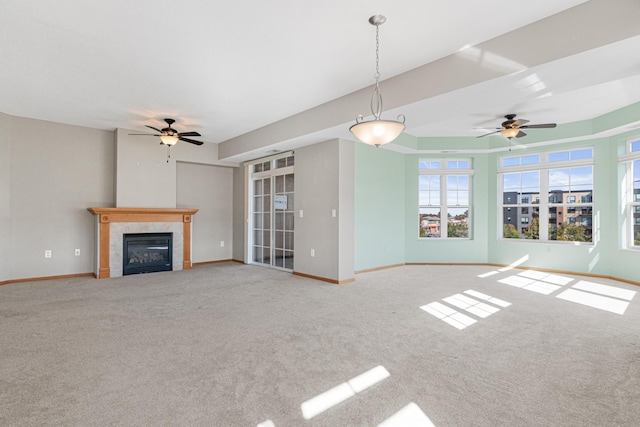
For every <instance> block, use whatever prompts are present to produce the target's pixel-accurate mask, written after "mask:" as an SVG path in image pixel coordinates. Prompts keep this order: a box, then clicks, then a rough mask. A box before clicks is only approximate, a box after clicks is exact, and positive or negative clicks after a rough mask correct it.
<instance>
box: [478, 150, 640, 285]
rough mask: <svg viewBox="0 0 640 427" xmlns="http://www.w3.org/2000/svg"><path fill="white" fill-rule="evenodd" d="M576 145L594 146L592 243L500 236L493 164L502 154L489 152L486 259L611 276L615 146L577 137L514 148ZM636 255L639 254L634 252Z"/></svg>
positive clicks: (614, 233) (614, 236)
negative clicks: (491, 191)
mask: <svg viewBox="0 0 640 427" xmlns="http://www.w3.org/2000/svg"><path fill="white" fill-rule="evenodd" d="M578 147H593V148H594V160H595V165H594V177H593V178H594V189H593V190H594V196H593V199H594V209H593V224H594V230H593V234H594V244H593V245H578V244H575V243H570V242H567V243H564V242H550V243H546V242H535V241H528V240H516V239H500V238H498V236H499V233H500V231H501V229H502V228H501V223H500V212H499V208H498V195H497V190H498V182H497V166H498V161H499V157H502V156H504V155H505V153H504V152H502V153H495V154H492V155H491V156H490V157H491V160H490V164H491V172H490V175H491V176H492V177H493V179H494V181H495V185H493V188H494V189H495V190H496V195H495V196H494V197H493V198H492V203H490V205H489V210H490V213H489V216H490V217H491V218H494V220H493V221H491V223H490V224H489V229H490V234H489V254H490V256H489V262H491V263H496V264H512V263H517V264H518V265H521V266H527V267H538V268H546V269H552V270H564V271H572V272H581V273H590V274H600V275H611V274H612V273H611V257H612V255H613V254H612V252H613V249H614V248H615V246H616V244H617V236H618V234H619V233H618V232H617V229H618V225H617V217H616V214H615V208H616V206H617V201H616V195H617V193H618V192H617V190H616V183H615V179H614V177H613V176H612V173H613V172H612V171H615V170H616V168H617V164H616V162H617V158H616V155H615V147H614V145H613V144H611V142H610V141H609V140H608V139H606V138H604V139H593V140H581V141H574V142H571V143H566V144H558V145H550V146H545V147H535V146H533V147H531V148H528V149H526V150H518V151H517V154H518V155H526V154H527V153H540V152H546V151H558V150H562V149H571V148H578ZM638 255H640V253H639V254H638Z"/></svg>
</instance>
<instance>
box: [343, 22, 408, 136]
mask: <svg viewBox="0 0 640 427" xmlns="http://www.w3.org/2000/svg"><path fill="white" fill-rule="evenodd" d="M386 20H387V18H385V17H384V16H382V15H374V16H372V17H371V18H369V23H370V24H371V25H374V26H375V27H376V73H375V74H374V78H375V79H376V87H375V89H374V90H373V95H372V96H371V113H372V114H373V120H364V117H363V116H362V114H359V115H358V117H357V118H356V124H355V125H353V126H351V127H350V128H349V130H350V131H351V133H352V134H353V135H354V136H355V137H356V138H358V140H360V141H362V142H364V143H365V144H369V145H375V146H376V147H379V146H381V145H384V144H387V143H389V142H391V141H393V140H394V139H396V138H397V137H398V136H399V135H400V134H401V133H402V131H403V130H404V128H405V126H404V121H405V117H404V115H402V114H400V115H399V116H398V117H397V120H382V119H380V114H381V113H382V94H381V93H380V71H379V62H380V58H379V50H380V39H379V30H380V25H382V24H384V23H385V21H386Z"/></svg>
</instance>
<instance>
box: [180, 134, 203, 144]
mask: <svg viewBox="0 0 640 427" xmlns="http://www.w3.org/2000/svg"><path fill="white" fill-rule="evenodd" d="M178 139H179V140H180V141H184V142H190V143H191V144H196V145H202V144H204V143H203V142H202V141H196V140H195V139H189V138H183V137H181V136H179V137H178Z"/></svg>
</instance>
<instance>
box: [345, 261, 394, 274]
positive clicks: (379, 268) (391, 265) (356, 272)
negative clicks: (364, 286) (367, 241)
mask: <svg viewBox="0 0 640 427" xmlns="http://www.w3.org/2000/svg"><path fill="white" fill-rule="evenodd" d="M405 265H406V264H405V263H401V264H389V265H383V266H380V267H373V268H365V269H363V270H356V271H355V274H362V273H369V272H371V271H379V270H386V269H387V268H396V267H403V266H405Z"/></svg>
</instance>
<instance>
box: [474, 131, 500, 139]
mask: <svg viewBox="0 0 640 427" xmlns="http://www.w3.org/2000/svg"><path fill="white" fill-rule="evenodd" d="M498 132H500V130H496V131H493V132H489V133H485V134H484V135H480V136H476V138H482V137H483V136H489V135H493V134H494V133H498Z"/></svg>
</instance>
